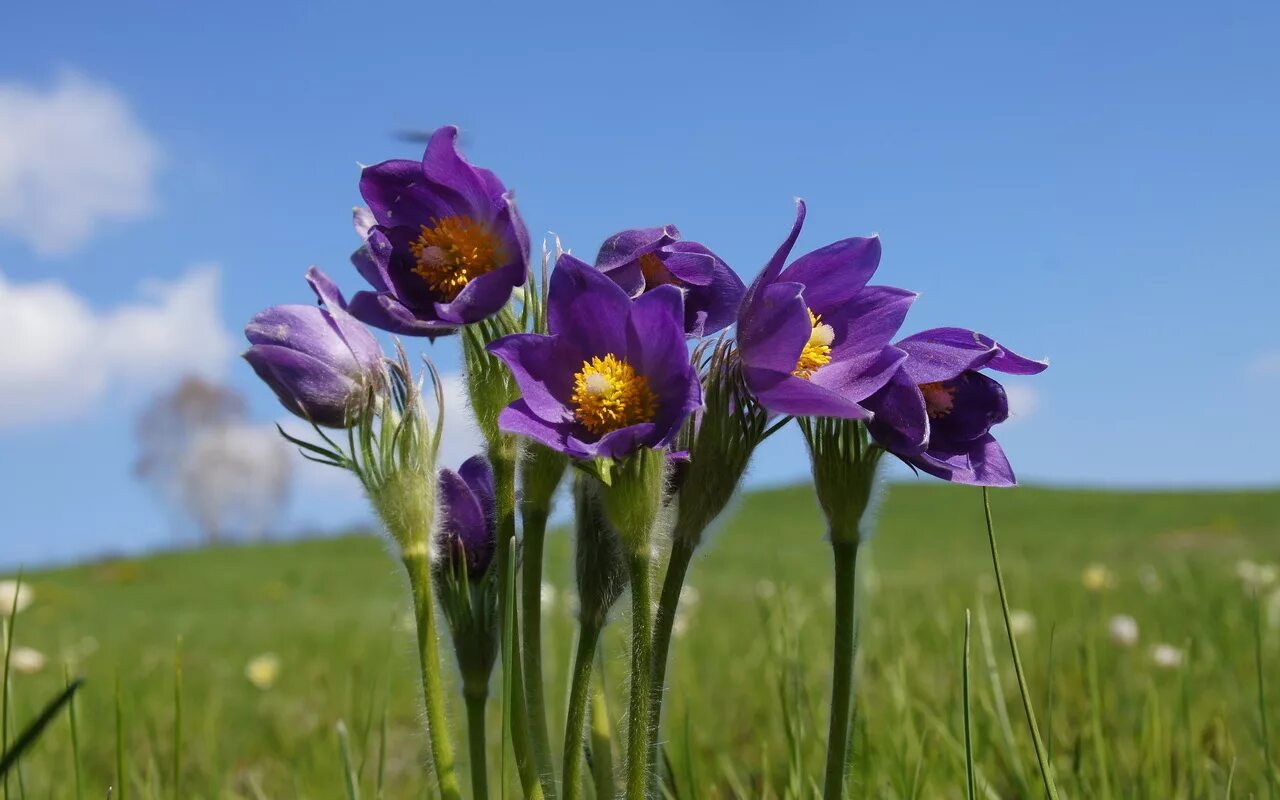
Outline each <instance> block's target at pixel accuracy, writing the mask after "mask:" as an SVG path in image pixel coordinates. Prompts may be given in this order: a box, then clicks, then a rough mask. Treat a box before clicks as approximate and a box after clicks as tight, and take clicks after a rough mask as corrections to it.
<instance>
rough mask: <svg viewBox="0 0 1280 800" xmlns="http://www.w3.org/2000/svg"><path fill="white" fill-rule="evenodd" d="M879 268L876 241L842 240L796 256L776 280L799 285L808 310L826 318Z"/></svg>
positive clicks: (857, 290)
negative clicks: (810, 309) (802, 289)
mask: <svg viewBox="0 0 1280 800" xmlns="http://www.w3.org/2000/svg"><path fill="white" fill-rule="evenodd" d="M879 265H880V238H879V237H877V236H872V237H870V238H854V239H844V240H841V241H839V242H834V243H832V244H829V245H827V246H826V247H820V248H818V249H817V250H814V251H813V252H811V253H806V254H805V255H802V256H800V257H799V258H797V259H796V260H795V261H793V262H792V263H791V266H789V267H787V268H786V269H785V270H783V271H782V274H781V275H779V276H778V280H779V281H794V282H795V283H800V284H803V285H804V299H805V302H806V303H807V304H808V305H809V308H812V309H813V311H814V313H815V314H823V315H826V314H828V313H830V312H831V311H834V310H835V309H837V308H839V307H840V306H841V305H843V304H844V303H847V302H849V300H851V299H852V298H853V297H854V295H856V294H857V293H858V292H859V290H861V289H862V287H864V286H866V285H867V282H868V281H870V280H871V276H872V275H874V274H875V272H876V267H878V266H879Z"/></svg>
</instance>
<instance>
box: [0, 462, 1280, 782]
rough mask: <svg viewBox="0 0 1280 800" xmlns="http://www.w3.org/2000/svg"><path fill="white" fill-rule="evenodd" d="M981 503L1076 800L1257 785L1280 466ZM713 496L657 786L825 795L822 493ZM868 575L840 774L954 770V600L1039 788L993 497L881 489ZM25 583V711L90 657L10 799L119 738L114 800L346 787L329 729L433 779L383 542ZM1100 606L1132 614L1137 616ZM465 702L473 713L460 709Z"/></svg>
mask: <svg viewBox="0 0 1280 800" xmlns="http://www.w3.org/2000/svg"><path fill="white" fill-rule="evenodd" d="M992 499H993V509H994V515H995V521H996V531H997V536H998V539H999V543H1000V548H1001V558H1002V565H1003V571H1004V576H1005V580H1006V584H1007V587H1008V591H1009V596H1010V603H1011V606H1012V607H1013V608H1014V609H1015V611H1014V613H1013V615H1012V617H1013V620H1014V623H1015V625H1014V627H1015V630H1016V636H1017V640H1018V642H1019V646H1020V649H1021V653H1022V658H1023V663H1024V666H1025V668H1026V672H1027V679H1028V683H1029V687H1030V691H1031V697H1032V700H1033V701H1034V703H1035V708H1036V714H1037V717H1038V721H1039V725H1040V728H1041V730H1042V732H1043V733H1044V737H1045V742H1046V746H1047V748H1048V749H1049V751H1050V755H1051V760H1052V765H1053V770H1054V773H1055V775H1056V778H1057V782H1058V785H1059V788H1060V790H1061V794H1062V796H1064V797H1074V798H1108V797H1109V798H1133V797H1144V798H1145V797H1150V798H1200V797H1206V798H1207V797H1214V798H1219V797H1229V796H1230V797H1239V798H1248V797H1258V798H1267V797H1274V793H1275V792H1276V791H1277V789H1278V788H1280V783H1277V778H1278V777H1280V776H1277V775H1276V773H1275V771H1274V766H1273V764H1274V763H1276V762H1277V761H1280V750H1277V747H1276V739H1277V738H1280V731H1277V730H1276V728H1277V725H1280V680H1278V679H1277V677H1278V671H1277V669H1276V667H1277V666H1278V665H1280V652H1277V651H1278V650H1280V593H1278V592H1280V586H1277V584H1276V583H1274V582H1272V583H1270V585H1269V586H1264V587H1263V588H1262V589H1261V591H1260V592H1257V593H1255V592H1254V591H1253V587H1252V586H1251V585H1250V580H1252V582H1253V583H1262V584H1266V583H1267V581H1268V580H1271V581H1274V572H1271V573H1269V574H1268V573H1267V571H1266V570H1265V569H1261V570H1253V569H1251V568H1250V567H1249V563H1258V564H1267V563H1272V562H1277V561H1280V492H1276V491H1256V492H1248V491H1232V492H1172V491H1168V492H1165V491H1160V492H1111V491H1073V490H1057V489H1044V488H1036V487H1029V488H1018V489H1014V490H1005V491H995V492H993V493H992ZM727 517H728V518H727V519H726V520H724V521H723V522H722V523H721V524H720V525H719V526H718V528H717V531H716V533H715V534H714V536H712V537H711V539H710V541H709V542H708V544H707V546H706V547H705V548H704V551H703V552H702V554H701V555H700V556H699V557H698V559H697V560H696V561H695V562H694V565H693V567H692V569H691V572H690V585H691V586H692V587H693V588H692V591H689V594H688V595H687V596H686V599H685V602H684V604H683V608H684V611H683V612H682V618H681V620H680V622H679V624H678V631H679V635H678V638H677V639H676V641H675V644H674V645H673V648H672V658H673V660H672V666H671V673H670V674H671V680H670V689H669V694H668V701H667V706H666V709H665V723H664V729H663V742H664V754H665V757H664V768H663V769H664V775H665V781H664V784H665V787H666V791H667V792H669V794H670V796H673V797H679V798H703V797H705V798H716V797H719V798H730V797H741V798H802V797H811V796H814V795H817V794H820V792H819V791H818V789H817V785H818V783H820V776H821V768H822V759H823V748H824V743H825V733H826V719H825V717H826V708H827V705H826V699H827V693H828V691H829V681H830V675H829V670H830V657H829V653H830V648H831V643H830V641H829V637H830V631H831V606H832V602H833V589H832V578H831V574H830V572H831V559H830V550H829V546H828V544H827V543H826V542H825V541H824V537H823V526H822V523H821V517H820V515H819V514H818V511H817V508H816V504H815V502H814V499H813V495H812V490H811V489H810V488H808V487H796V488H786V489H777V490H769V491H761V492H755V493H748V494H746V495H744V496H743V497H742V498H741V499H740V500H739V501H738V503H737V504H736V505H735V506H734V507H733V509H732V511H731V513H730V514H728V515H727ZM571 550H572V543H571V541H570V539H569V536H568V535H567V534H565V533H564V532H563V531H558V532H555V533H553V534H552V535H551V536H550V537H549V539H548V567H547V578H546V579H547V581H548V586H547V587H546V588H545V590H544V607H545V608H546V609H547V623H546V634H545V636H546V639H545V645H546V647H545V658H546V670H547V694H548V702H549V707H550V708H551V709H552V710H553V712H552V715H551V716H552V719H553V720H562V719H563V708H564V702H565V694H566V689H567V683H568V669H569V662H570V658H571V655H572V652H573V635H574V634H573V631H574V626H573V624H572V621H571V614H572V606H573V600H574V596H573V591H572V588H573V587H572V577H571V575H572V570H571V566H570V554H571ZM859 571H860V574H859V599H858V607H859V618H860V629H859V645H858V670H857V678H856V680H857V684H856V697H857V700H856V711H855V720H854V735H853V742H852V765H851V773H850V776H851V778H850V779H851V784H850V786H851V791H850V795H851V796H854V797H884V798H960V797H964V796H965V783H966V778H965V755H964V733H963V731H964V710H965V704H964V664H965V660H964V659H965V642H966V638H965V619H966V610H969V612H970V618H971V624H972V627H971V636H970V639H969V648H970V652H969V656H968V658H969V662H968V663H969V682H970V693H969V709H970V715H971V725H972V731H973V744H972V747H973V759H974V763H975V766H976V772H977V782H978V789H979V795H980V796H983V797H988V798H995V797H1004V798H1016V797H1038V796H1042V790H1041V789H1040V777H1039V773H1038V771H1037V766H1036V759H1035V756H1034V752H1033V749H1032V743H1031V737H1030V735H1029V732H1028V727H1027V724H1026V721H1025V718H1024V715H1023V708H1022V702H1021V699H1020V696H1019V692H1018V687H1017V684H1016V682H1015V680H1014V677H1013V672H1012V666H1011V660H1010V652H1009V646H1008V640H1007V636H1006V633H1005V624H1004V620H1003V617H1002V614H1001V609H1000V605H999V603H998V599H997V597H996V595H995V592H994V580H993V571H992V565H991V557H990V553H989V551H988V548H987V540H986V530H985V526H984V522H983V514H982V500H981V492H980V491H979V490H977V489H973V488H966V487H956V486H946V485H923V484H919V483H906V484H895V485H893V486H892V487H891V488H890V489H889V491H888V492H887V496H886V498H885V500H884V503H883V504H882V506H881V507H880V509H879V511H878V513H877V514H876V520H875V530H874V534H873V538H872V539H871V541H870V543H869V544H866V545H864V548H863V550H862V553H861V555H860V557H859ZM26 580H27V581H29V582H30V584H31V586H32V587H33V589H34V591H35V602H34V603H33V604H32V605H31V607H30V608H28V609H27V610H25V611H24V612H22V613H20V614H19V615H18V616H17V617H16V630H15V642H16V644H17V645H21V646H25V647H31V648H35V649H37V650H39V651H41V652H43V653H45V654H47V655H48V656H49V663H48V664H47V665H46V666H45V668H44V669H43V670H41V671H39V672H37V673H35V674H27V673H25V672H20V673H18V674H15V675H14V677H13V681H12V683H13V698H14V702H13V705H14V712H15V713H14V716H15V717H16V719H17V722H18V723H19V724H21V723H22V722H23V721H25V720H27V719H29V718H30V717H31V716H32V715H34V714H35V713H36V711H38V709H39V708H40V707H41V706H42V705H43V703H44V702H45V701H46V700H47V699H48V698H49V697H50V696H52V695H54V694H55V693H56V692H57V691H58V690H59V689H60V688H61V687H62V685H63V681H64V674H63V673H64V671H63V668H62V664H63V663H64V662H66V663H68V665H69V667H68V669H69V671H70V673H71V674H73V675H83V676H85V678H86V684H85V686H84V689H83V690H82V691H81V692H80V694H79V696H78V698H77V701H76V704H75V712H76V718H75V737H74V739H73V735H72V728H71V725H70V719H69V718H68V716H67V715H65V714H63V715H61V716H60V717H59V719H58V720H57V721H56V722H55V723H54V724H53V725H52V726H51V727H50V728H49V729H48V730H47V731H46V733H45V735H44V736H43V737H42V738H41V739H40V741H39V742H38V743H37V744H36V745H35V747H34V749H32V750H31V751H29V753H28V755H27V756H26V758H24V760H23V762H22V764H21V772H20V774H17V773H15V774H12V775H11V776H10V779H9V785H8V794H7V795H5V797H6V800H18V798H33V799H34V798H73V797H90V798H101V797H104V796H106V795H107V793H108V787H110V786H112V785H113V784H115V773H116V770H117V763H118V761H117V759H118V757H119V759H120V761H122V763H123V765H124V771H125V784H124V785H123V786H121V787H119V788H116V789H114V790H113V791H112V793H111V795H110V796H111V797H113V798H169V797H183V798H251V799H253V800H257V799H258V798H295V797H296V798H341V797H346V796H347V793H348V791H349V790H348V788H347V787H346V782H345V778H344V766H343V765H344V758H343V756H342V752H343V748H342V738H343V736H342V735H340V733H339V728H340V727H341V728H342V729H343V730H344V731H345V738H346V741H347V750H348V751H349V759H347V761H348V763H349V764H350V769H351V771H352V772H353V773H354V774H355V775H357V776H358V786H357V789H358V791H359V793H360V796H361V797H365V798H373V797H379V798H411V797H413V798H419V797H431V796H434V795H433V792H434V791H435V787H434V784H433V783H432V781H431V780H429V775H428V774H427V773H426V770H425V769H424V764H426V763H427V761H428V759H427V750H426V741H425V738H424V737H423V735H422V733H421V724H420V717H421V715H420V710H419V706H420V703H419V700H418V696H417V690H416V686H417V679H416V675H415V670H416V664H415V661H414V656H413V645H412V639H413V632H412V631H413V625H412V619H411V617H410V611H409V607H408V601H407V594H406V592H405V586H404V583H403V578H402V572H401V570H400V568H399V565H398V564H397V563H396V561H395V559H394V558H392V557H391V556H390V555H389V548H388V547H387V546H386V545H385V544H384V543H383V542H382V541H381V540H380V539H379V538H377V537H374V536H370V535H360V534H356V533H353V534H352V535H348V536H343V537H340V538H331V539H316V540H306V541H298V542H279V543H263V544H253V545H244V546H229V547H218V548H212V549H205V550H197V551H187V552H173V553H164V554H159V555H155V556H151V557H146V558H138V559H115V560H107V561H101V562H97V563H91V564H86V565H82V566H75V567H70V568H65V569H57V570H51V571H42V572H35V573H31V574H28V575H27V576H26ZM687 591H688V590H687ZM1255 594H1256V595H1257V596H1258V597H1259V598H1260V599H1258V600H1257V601H1256V602H1255V599H1254V597H1255ZM626 607H627V604H626V602H625V601H624V602H622V603H619V605H618V606H617V607H616V608H615V612H614V621H613V622H612V624H611V625H610V628H609V631H608V636H607V640H606V642H605V647H604V658H603V660H602V662H601V664H602V669H603V674H604V676H605V684H606V687H607V694H606V697H607V701H608V709H609V714H610V721H611V728H612V731H613V747H614V748H615V749H617V748H619V747H620V745H621V741H620V738H621V733H620V731H622V730H625V727H624V726H622V725H621V724H620V723H621V716H622V714H623V712H624V710H625V705H626V700H625V689H626V687H625V686H624V685H622V682H623V681H624V680H625V674H626V656H627V653H626V636H625V634H626V627H627V619H626V616H627V614H626ZM1116 615H1127V616H1129V617H1132V619H1133V621H1134V622H1136V627H1137V636H1136V640H1134V638H1133V636H1132V635H1131V634H1133V633H1134V631H1133V630H1132V629H1131V628H1130V627H1129V626H1127V624H1119V625H1118V628H1117V623H1114V621H1113V618H1114V617H1115V616H1116ZM179 639H180V640H181V644H180V647H179V645H178V642H179ZM1162 644H1163V645H1164V646H1163V647H1162V646H1160V645H1162ZM266 654H270V655H271V656H274V660H273V659H270V658H268V659H261V658H260V657H261V656H264V655H266ZM254 659H259V660H258V661H257V662H256V666H257V670H256V671H254V674H253V675H252V678H253V679H254V680H250V676H249V675H247V674H246V671H247V669H248V667H249V665H250V663H251V662H252V661H253V660H254ZM445 660H446V663H448V664H449V665H450V670H449V673H448V677H449V679H450V681H451V682H452V681H454V680H455V676H454V671H453V668H452V659H451V657H446V659H445ZM273 663H274V664H277V665H278V670H272V669H271V668H270V667H271V666H272V665H273ZM176 664H180V670H175V665H176ZM273 672H275V674H272V673H273ZM179 674H180V683H178V677H179ZM1260 679H1262V681H1263V683H1262V685H1261V686H1260ZM450 688H451V689H452V688H453V687H452V685H451V687H450ZM1260 689H1263V690H1265V699H1260ZM451 695H456V693H453V692H451ZM179 697H180V698H181V701H180V703H179V702H178V700H177V698H179ZM451 702H452V706H451V708H450V712H451V719H452V720H453V721H454V723H455V726H456V728H457V730H458V732H459V733H461V731H462V729H463V719H464V717H463V711H462V705H461V703H460V702H459V698H457V697H456V696H452V700H451ZM179 709H180V715H181V716H180V720H179V719H178V716H179ZM489 713H490V718H489V735H490V748H489V753H490V755H489V760H490V767H491V771H492V773H493V774H494V776H495V778H496V776H497V774H498V773H499V771H500V770H502V769H503V767H504V766H505V773H506V776H507V778H506V796H508V797H516V796H518V789H517V786H518V784H517V782H516V781H515V774H514V768H513V765H512V764H511V759H510V758H509V757H508V758H507V759H506V763H505V765H504V764H503V761H502V759H501V758H500V755H499V752H500V741H499V738H498V737H499V735H500V726H499V724H498V716H499V686H498V682H497V681H496V680H495V681H494V684H493V689H492V699H491V702H490V709H489ZM1264 715H1265V716H1264ZM1264 719H1268V720H1269V721H1270V723H1271V725H1270V731H1269V734H1270V740H1271V745H1270V747H1271V751H1272V757H1271V758H1270V759H1269V760H1268V759H1267V758H1266V746H1265V741H1266V738H1267V733H1268V732H1267V731H1265V730H1264V728H1263V720H1264ZM340 724H341V725H340ZM552 727H553V738H554V739H556V740H557V741H556V742H555V745H556V746H557V747H558V746H559V742H558V739H559V736H558V735H554V729H555V724H554V723H553V726H552ZM455 741H456V742H458V748H459V751H458V757H459V759H460V760H461V761H462V762H465V759H466V753H465V748H462V746H461V744H462V741H463V740H462V739H461V736H455ZM73 742H78V746H76V745H75V744H73ZM598 755H599V754H598V753H597V754H596V756H597V757H598ZM620 760H621V759H620V756H618V755H617V754H615V756H614V763H615V764H618V763H619V762H620ZM175 765H176V768H177V769H178V770H179V771H180V774H181V783H180V785H179V784H176V783H175V779H174V770H175ZM1269 773H1270V774H1269ZM491 786H493V788H494V794H495V796H497V795H498V791H497V787H498V786H499V784H498V783H496V782H495V783H491Z"/></svg>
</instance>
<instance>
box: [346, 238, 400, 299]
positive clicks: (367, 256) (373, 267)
mask: <svg viewBox="0 0 1280 800" xmlns="http://www.w3.org/2000/svg"><path fill="white" fill-rule="evenodd" d="M383 263H385V260H384V261H383ZM351 264H352V265H353V266H354V267H355V268H356V272H358V273H360V277H362V278H364V279H365V280H366V281H368V282H369V285H370V286H372V287H373V289H374V291H377V292H389V291H391V282H390V281H389V280H388V279H387V274H386V272H385V271H384V269H383V266H382V264H380V263H378V259H376V258H375V257H374V255H373V249H372V247H371V246H370V245H369V244H368V243H366V244H363V245H361V246H360V248H359V249H357V250H356V251H355V252H354V253H352V254H351Z"/></svg>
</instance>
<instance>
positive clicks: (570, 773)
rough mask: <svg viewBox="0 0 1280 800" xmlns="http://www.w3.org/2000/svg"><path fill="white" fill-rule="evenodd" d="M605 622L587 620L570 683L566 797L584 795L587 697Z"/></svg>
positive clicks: (576, 799) (573, 798) (568, 799)
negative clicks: (583, 753) (583, 761)
mask: <svg viewBox="0 0 1280 800" xmlns="http://www.w3.org/2000/svg"><path fill="white" fill-rule="evenodd" d="M600 630H601V626H600V625H599V624H598V623H594V622H588V621H584V622H583V624H582V631H581V633H580V634H579V635H578V650H577V653H576V655H575V656H574V659H573V681H572V683H571V684H570V686H569V711H568V714H567V715H566V716H565V723H564V768H563V774H564V800H579V798H581V797H582V745H583V739H584V737H585V728H586V724H587V701H588V699H589V696H590V695H589V693H590V691H591V671H592V668H593V666H594V663H595V655H596V646H597V645H598V644H599V642H600Z"/></svg>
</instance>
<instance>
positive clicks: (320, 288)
mask: <svg viewBox="0 0 1280 800" xmlns="http://www.w3.org/2000/svg"><path fill="white" fill-rule="evenodd" d="M306 279H307V283H308V284H309V285H310V286H311V290H312V291H314V292H315V293H316V297H317V298H318V299H319V300H320V302H321V303H324V307H325V311H326V312H328V315H329V320H330V321H331V322H332V324H333V327H334V328H335V329H336V330H337V332H338V334H339V335H341V336H342V339H343V341H345V342H346V344H347V347H349V348H350V349H351V353H352V355H354V356H355V358H356V360H357V361H358V362H360V363H361V364H365V365H370V366H371V365H374V364H377V363H378V362H379V361H381V360H382V348H381V347H380V346H379V345H378V340H377V339H376V338H374V336H373V334H372V333H370V332H369V329H368V328H366V327H365V326H364V325H362V324H361V323H360V321H359V320H357V319H356V318H355V317H353V316H351V314H350V313H348V312H347V301H346V299H345V298H344V297H343V296H342V292H341V290H339V289H338V286H337V284H335V283H334V282H333V281H332V280H330V279H329V276H328V275H325V274H324V273H323V272H321V271H320V270H319V269H317V268H316V267H311V268H310V269H308V270H307V278H306Z"/></svg>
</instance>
